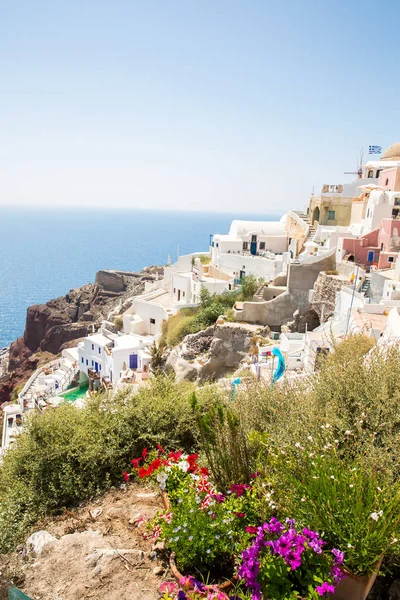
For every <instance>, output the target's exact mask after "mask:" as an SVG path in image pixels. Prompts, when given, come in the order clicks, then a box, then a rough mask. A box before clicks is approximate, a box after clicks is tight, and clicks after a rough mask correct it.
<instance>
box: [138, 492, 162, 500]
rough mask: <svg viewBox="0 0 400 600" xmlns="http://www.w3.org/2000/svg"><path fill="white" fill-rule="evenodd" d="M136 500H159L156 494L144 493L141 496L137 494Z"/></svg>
mask: <svg viewBox="0 0 400 600" xmlns="http://www.w3.org/2000/svg"><path fill="white" fill-rule="evenodd" d="M136 498H142V499H143V498H144V499H146V500H147V499H149V498H158V494H157V493H156V492H142V493H140V494H136Z"/></svg>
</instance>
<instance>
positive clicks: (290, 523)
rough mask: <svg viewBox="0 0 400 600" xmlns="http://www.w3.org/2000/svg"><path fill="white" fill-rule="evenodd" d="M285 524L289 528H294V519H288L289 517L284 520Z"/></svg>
mask: <svg viewBox="0 0 400 600" xmlns="http://www.w3.org/2000/svg"><path fill="white" fill-rule="evenodd" d="M286 523H287V524H288V525H289V527H296V521H295V519H289V517H288V518H287V519H286Z"/></svg>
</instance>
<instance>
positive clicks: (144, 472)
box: [139, 467, 150, 477]
mask: <svg viewBox="0 0 400 600" xmlns="http://www.w3.org/2000/svg"><path fill="white" fill-rule="evenodd" d="M148 475H150V473H149V472H148V470H147V469H146V468H145V467H140V469H139V477H147V476H148Z"/></svg>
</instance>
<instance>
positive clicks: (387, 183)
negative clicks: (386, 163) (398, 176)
mask: <svg viewBox="0 0 400 600" xmlns="http://www.w3.org/2000/svg"><path fill="white" fill-rule="evenodd" d="M385 185H389V178H388V177H386V181H385Z"/></svg>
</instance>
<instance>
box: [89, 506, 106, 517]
mask: <svg viewBox="0 0 400 600" xmlns="http://www.w3.org/2000/svg"><path fill="white" fill-rule="evenodd" d="M102 512H103V509H102V508H101V507H99V508H93V510H90V511H89V514H90V516H91V517H92V519H97V518H98V517H99V516H100V515H101V513H102Z"/></svg>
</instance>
